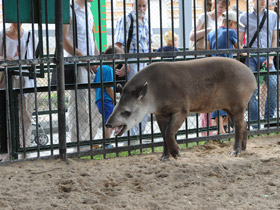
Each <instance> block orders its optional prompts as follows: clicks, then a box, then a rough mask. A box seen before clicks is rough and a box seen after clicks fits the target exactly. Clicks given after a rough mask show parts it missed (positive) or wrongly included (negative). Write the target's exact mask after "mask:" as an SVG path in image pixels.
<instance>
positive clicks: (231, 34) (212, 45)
mask: <svg viewBox="0 0 280 210" xmlns="http://www.w3.org/2000/svg"><path fill="white" fill-rule="evenodd" d="M222 18H223V22H222V26H220V27H219V28H218V29H217V31H216V30H212V31H211V32H210V33H209V34H208V36H207V40H208V49H233V48H237V47H238V46H237V45H238V42H237V32H236V28H237V18H238V15H237V14H236V12H234V11H229V12H228V17H227V13H226V12H225V13H223V15H222ZM227 19H228V28H227ZM240 25H241V24H240ZM241 26H242V25H241ZM227 31H228V37H227ZM216 33H217V37H218V43H217V44H216ZM227 40H229V43H227ZM216 45H217V48H216ZM239 48H242V47H241V45H239ZM212 56H221V57H229V58H233V55H232V54H219V55H212ZM218 117H219V121H220V124H219V125H218ZM211 119H215V122H216V124H217V125H218V126H219V130H220V133H221V134H223V133H226V132H230V130H229V129H228V130H226V127H227V124H228V116H227V113H226V112H225V111H224V110H220V111H219V116H218V111H214V112H212V113H211Z"/></svg>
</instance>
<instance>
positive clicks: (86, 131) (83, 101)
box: [68, 67, 101, 142]
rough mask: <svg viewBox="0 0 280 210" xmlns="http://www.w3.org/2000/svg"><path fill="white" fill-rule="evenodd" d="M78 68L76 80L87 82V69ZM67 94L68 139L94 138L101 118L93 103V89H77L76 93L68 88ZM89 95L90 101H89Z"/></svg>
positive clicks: (73, 140) (81, 82) (82, 139)
mask: <svg viewBox="0 0 280 210" xmlns="http://www.w3.org/2000/svg"><path fill="white" fill-rule="evenodd" d="M78 70H79V73H78V78H77V82H78V83H80V84H84V83H88V72H87V70H86V69H85V68H83V67H79V68H78ZM91 80H92V78H91ZM69 95H70V98H69V107H68V123H69V131H70V140H71V141H72V142H76V141H77V140H78V139H79V140H80V141H84V140H90V138H91V137H92V139H94V137H95V135H96V133H97V130H98V127H99V122H100V119H101V118H100V116H99V114H98V109H97V107H96V106H95V104H94V100H95V91H92V90H90V91H88V89H78V90H77V95H76V93H75V91H74V90H70V91H69ZM89 96H90V98H91V101H89ZM76 97H77V100H76ZM76 101H77V103H76ZM90 114H91V118H90ZM77 122H78V126H77ZM90 129H91V130H90Z"/></svg>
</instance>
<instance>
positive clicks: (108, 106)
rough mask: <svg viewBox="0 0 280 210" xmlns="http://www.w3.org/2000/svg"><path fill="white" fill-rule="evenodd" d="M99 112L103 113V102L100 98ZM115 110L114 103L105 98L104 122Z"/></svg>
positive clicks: (98, 103) (97, 103) (98, 102)
mask: <svg viewBox="0 0 280 210" xmlns="http://www.w3.org/2000/svg"><path fill="white" fill-rule="evenodd" d="M96 106H97V108H98V111H99V113H100V114H101V115H102V102H101V100H98V101H97V102H96ZM113 110H114V104H113V103H112V101H110V100H104V122H105V123H106V122H107V120H108V118H109V117H110V115H111V114H112V112H113Z"/></svg>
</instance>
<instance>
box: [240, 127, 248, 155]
mask: <svg viewBox="0 0 280 210" xmlns="http://www.w3.org/2000/svg"><path fill="white" fill-rule="evenodd" d="M246 145H247V124H246V122H244V130H243V138H242V147H241V149H242V150H243V151H245V150H246Z"/></svg>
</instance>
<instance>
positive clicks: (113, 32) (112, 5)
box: [111, 0, 125, 157]
mask: <svg viewBox="0 0 280 210" xmlns="http://www.w3.org/2000/svg"><path fill="white" fill-rule="evenodd" d="M115 1H116V0H115ZM124 25H125V24H124ZM114 26H115V24H114V0H111V28H112V48H113V52H115V45H114V43H115V40H114V35H115V31H114ZM113 77H114V81H113V83H114V106H115V105H116V103H117V97H116V96H117V94H116V73H115V59H113ZM115 146H116V147H119V140H118V137H117V136H116V137H115ZM116 156H117V157H119V152H118V151H117V152H116Z"/></svg>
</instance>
